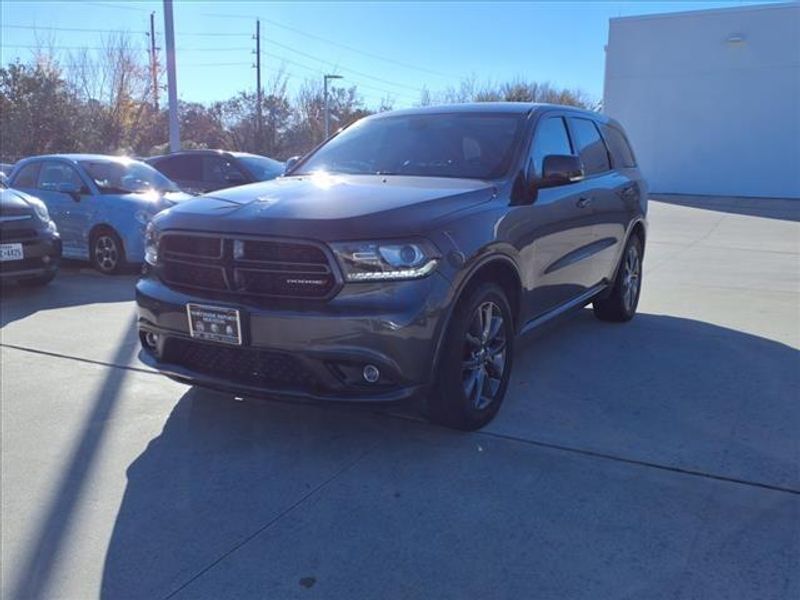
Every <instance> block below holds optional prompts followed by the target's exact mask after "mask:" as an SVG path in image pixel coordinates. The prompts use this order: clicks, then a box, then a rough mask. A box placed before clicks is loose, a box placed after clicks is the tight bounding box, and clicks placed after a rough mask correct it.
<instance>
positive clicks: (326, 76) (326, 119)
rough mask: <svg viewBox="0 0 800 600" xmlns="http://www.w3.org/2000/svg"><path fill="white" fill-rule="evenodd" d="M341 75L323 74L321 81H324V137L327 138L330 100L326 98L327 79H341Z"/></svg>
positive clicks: (328, 134) (329, 127) (329, 130)
mask: <svg viewBox="0 0 800 600" xmlns="http://www.w3.org/2000/svg"><path fill="white" fill-rule="evenodd" d="M341 78H342V76H341V75H324V76H323V77H322V81H323V83H324V88H325V139H326V140H327V139H328V136H330V134H331V108H330V102H329V100H328V80H329V79H341Z"/></svg>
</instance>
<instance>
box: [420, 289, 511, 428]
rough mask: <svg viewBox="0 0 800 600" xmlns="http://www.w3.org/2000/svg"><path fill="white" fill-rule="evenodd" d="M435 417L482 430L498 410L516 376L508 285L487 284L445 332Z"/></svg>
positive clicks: (431, 411) (430, 408) (431, 405)
mask: <svg viewBox="0 0 800 600" xmlns="http://www.w3.org/2000/svg"><path fill="white" fill-rule="evenodd" d="M442 352H443V354H442V358H441V362H440V365H439V367H440V368H439V369H438V378H437V381H436V384H435V387H434V390H433V392H432V393H431V395H430V397H429V398H428V402H427V412H428V416H429V417H430V419H431V420H432V421H434V422H436V423H440V424H442V425H445V426H447V427H453V428H456V429H466V430H472V429H478V428H480V427H483V426H484V425H486V424H487V423H488V422H489V421H491V420H492V419H493V418H494V416H495V415H496V414H497V411H498V410H499V408H500V405H501V404H502V402H503V398H504V397H505V394H506V388H507V387H508V381H509V378H510V376H511V364H512V360H513V352H514V326H513V318H512V314H511V308H510V306H509V303H508V299H507V298H506V295H505V293H504V292H503V289H502V288H501V287H500V286H498V285H496V284H493V283H484V284H481V285H480V286H478V287H476V288H475V289H474V290H472V291H471V292H470V293H469V295H468V296H467V297H465V298H464V299H463V300H462V301H460V302H459V304H458V306H457V307H456V309H455V312H454V314H453V317H452V319H451V321H450V324H449V325H448V329H447V332H446V334H445V340H444V347H443V349H442Z"/></svg>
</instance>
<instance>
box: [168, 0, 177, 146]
mask: <svg viewBox="0 0 800 600" xmlns="http://www.w3.org/2000/svg"><path fill="white" fill-rule="evenodd" d="M164 37H165V38H166V42H167V95H168V96H169V151H170V152H179V151H180V149H181V136H180V131H179V130H178V82H177V81H176V79H175V24H174V21H173V19H172V0H164Z"/></svg>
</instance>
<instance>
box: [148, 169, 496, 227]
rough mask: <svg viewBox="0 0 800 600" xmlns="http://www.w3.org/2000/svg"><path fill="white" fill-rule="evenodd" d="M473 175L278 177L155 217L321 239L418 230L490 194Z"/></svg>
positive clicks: (176, 223) (170, 222) (169, 222)
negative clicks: (460, 176)
mask: <svg viewBox="0 0 800 600" xmlns="http://www.w3.org/2000/svg"><path fill="white" fill-rule="evenodd" d="M494 193H495V188H494V185H493V184H491V183H487V182H485V181H480V180H474V179H451V178H433V177H404V176H382V175H322V174H320V175H308V176H305V175H304V176H298V177H280V178H278V179H274V180H272V181H268V182H259V183H253V184H250V185H244V186H240V187H236V188H230V189H227V190H220V191H217V192H212V193H211V194H207V195H205V196H200V197H198V198H194V199H193V200H190V201H188V202H183V203H181V204H179V205H177V206H175V207H173V208H171V209H169V210H167V211H166V212H164V213H162V215H161V216H160V217H159V218H158V221H157V222H158V224H159V226H160V227H162V228H164V229H193V230H203V231H214V232H219V233H244V234H256V235H258V234H261V235H275V236H289V237H310V238H316V239H322V240H332V239H334V238H336V239H353V238H355V237H361V238H364V237H384V236H393V235H405V234H414V233H421V232H422V231H425V230H427V229H430V228H431V227H432V226H434V225H435V221H436V220H437V219H440V218H441V217H444V216H446V215H448V214H450V213H453V212H456V211H458V210H462V209H464V208H468V207H470V206H473V205H475V204H478V203H481V202H486V201H488V200H490V199H491V198H492V197H493V196H494Z"/></svg>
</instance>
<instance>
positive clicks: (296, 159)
mask: <svg viewBox="0 0 800 600" xmlns="http://www.w3.org/2000/svg"><path fill="white" fill-rule="evenodd" d="M301 158H303V157H302V156H293V157H292V158H290V159H289V160H287V161H286V164H285V165H284V167H283V174H284V175H286V173H288V172H289V171H291V170H292V169H294V166H295V165H296V164H297V163H299V162H300V159H301Z"/></svg>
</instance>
